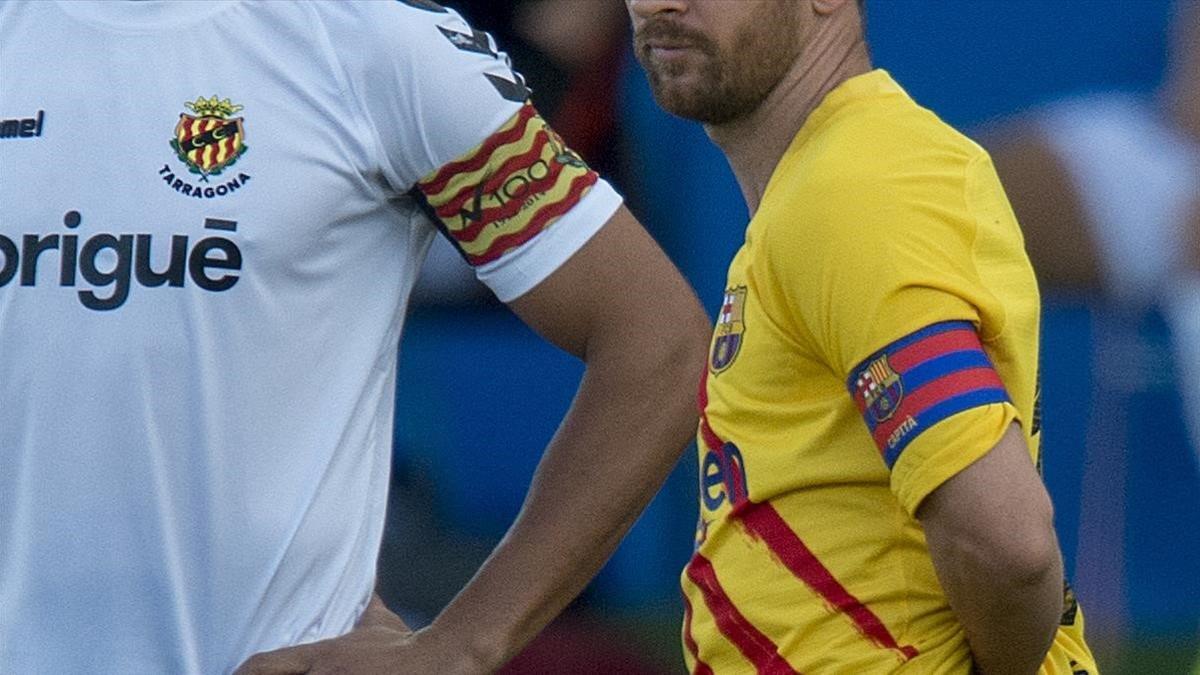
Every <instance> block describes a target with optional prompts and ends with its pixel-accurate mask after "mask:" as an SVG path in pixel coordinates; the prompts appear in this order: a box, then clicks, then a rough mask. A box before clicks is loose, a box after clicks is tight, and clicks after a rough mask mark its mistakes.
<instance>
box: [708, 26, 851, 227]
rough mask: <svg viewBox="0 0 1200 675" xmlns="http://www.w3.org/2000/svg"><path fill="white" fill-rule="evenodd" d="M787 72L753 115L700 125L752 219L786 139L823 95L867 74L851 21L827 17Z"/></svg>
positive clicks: (789, 138) (787, 141) (786, 143)
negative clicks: (730, 172)
mask: <svg viewBox="0 0 1200 675" xmlns="http://www.w3.org/2000/svg"><path fill="white" fill-rule="evenodd" d="M829 21H830V24H829V25H828V26H825V27H824V29H823V30H821V31H818V32H816V33H815V34H814V36H813V39H812V40H811V41H810V42H809V44H808V45H807V46H806V47H805V48H804V50H803V51H802V52H801V54H800V56H799V57H797V58H796V61H795V63H793V64H792V67H791V69H789V70H788V72H787V74H786V75H784V77H783V79H782V80H781V81H780V82H779V84H778V85H777V86H776V87H775V89H774V90H772V91H771V93H770V95H768V96H767V99H766V100H765V101H763V103H762V105H760V106H759V107H758V108H757V109H755V110H754V112H752V113H750V114H749V115H746V116H745V117H742V118H739V119H736V120H734V121H733V122H729V123H727V124H722V125H710V126H706V127H705V130H706V131H707V132H708V135H709V137H710V138H711V139H712V140H713V142H714V143H716V144H717V145H718V146H720V148H721V150H723V151H724V152H725V156H726V157H727V158H728V159H729V164H730V166H732V167H733V173H734V175H736V176H737V180H738V184H739V185H740V186H741V188H742V196H743V197H745V199H746V205H747V206H748V207H749V209H750V214H751V215H753V214H754V213H755V212H756V211H757V210H758V205H759V203H760V202H761V201H762V197H763V193H764V192H765V191H766V189H767V182H768V181H769V180H770V179H771V174H773V173H774V172H775V167H776V166H777V165H778V164H779V160H780V159H781V158H782V157H783V153H784V152H785V151H787V148H788V146H789V145H790V144H791V142H792V139H794V138H795V137H796V134H797V133H798V132H799V131H800V128H801V127H803V126H804V122H805V121H806V120H807V119H808V117H809V115H810V114H812V111H813V110H815V109H816V108H817V106H818V105H820V103H821V101H822V100H823V99H824V98H825V96H826V95H827V94H829V92H831V91H833V90H834V89H835V88H836V87H837V86H838V85H839V84H841V83H842V82H845V81H846V80H848V79H850V78H852V77H854V76H856V75H861V74H863V73H866V72H868V71H869V70H870V69H871V59H870V55H869V54H868V52H867V45H866V43H865V42H864V41H863V37H862V30H861V28H860V27H859V24H858V19H857V17H846V16H840V17H837V18H836V19H834V18H832V17H831V18H830V19H829Z"/></svg>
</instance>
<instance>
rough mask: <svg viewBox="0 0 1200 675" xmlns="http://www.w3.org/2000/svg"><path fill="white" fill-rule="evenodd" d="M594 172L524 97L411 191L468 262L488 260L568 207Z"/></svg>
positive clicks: (547, 224) (589, 185)
mask: <svg viewBox="0 0 1200 675" xmlns="http://www.w3.org/2000/svg"><path fill="white" fill-rule="evenodd" d="M597 180H598V176H597V175H596V172H595V171H592V170H591V169H589V168H588V166H587V165H586V164H585V163H584V162H583V160H581V159H580V158H579V156H578V155H576V154H575V153H574V152H572V151H571V150H570V149H569V148H567V146H566V145H565V144H564V143H563V141H562V138H561V137H559V135H558V134H556V133H554V131H553V130H552V129H551V128H550V127H549V126H548V125H547V124H546V122H545V120H543V119H542V117H541V115H539V114H538V113H537V111H536V110H535V109H534V107H533V105H532V104H530V103H528V102H527V103H526V104H525V105H524V106H522V107H521V109H520V110H519V111H518V112H517V114H516V115H514V116H513V117H512V118H511V119H509V120H508V122H506V123H505V124H504V126H502V127H501V128H500V129H499V130H498V131H497V132H496V133H495V134H493V135H492V136H491V137H489V138H488V139H487V140H485V141H484V142H483V143H481V144H479V145H478V146H476V147H475V148H474V149H472V150H471V151H470V152H468V153H467V154H466V155H464V156H463V157H461V158H459V159H457V160H455V161H453V162H450V163H449V164H447V165H445V166H443V167H442V168H441V169H439V170H437V171H435V172H434V173H432V174H431V175H429V176H427V177H425V178H424V179H422V180H420V181H418V183H417V185H416V190H414V192H415V193H416V195H417V196H418V198H420V199H422V200H423V201H424V202H425V207H426V211H427V212H428V213H429V214H430V216H431V217H432V218H433V219H434V222H435V223H436V224H437V225H438V227H439V228H440V229H442V230H443V232H445V233H446V235H447V236H448V237H449V238H450V241H451V242H453V243H454V244H455V246H457V247H458V249H459V252H461V253H462V256H463V257H464V258H466V260H467V262H468V263H470V264H471V265H474V266H478V265H483V264H485V263H489V262H492V261H493V260H496V259H497V258H499V257H500V256H502V255H504V254H505V253H507V252H509V251H511V250H513V249H515V248H517V247H519V246H520V245H522V244H524V243H525V242H527V241H529V240H530V239H532V238H533V237H534V236H536V235H537V234H538V233H539V232H541V231H542V230H545V229H546V228H548V227H550V226H551V225H552V224H553V223H554V221H556V220H557V219H558V218H559V217H561V216H562V215H563V214H565V213H566V212H567V211H570V210H571V207H573V206H575V204H577V203H579V200H580V199H582V198H583V196H584V195H585V194H587V192H588V191H589V190H590V189H591V188H592V186H593V185H595V184H596V181H597Z"/></svg>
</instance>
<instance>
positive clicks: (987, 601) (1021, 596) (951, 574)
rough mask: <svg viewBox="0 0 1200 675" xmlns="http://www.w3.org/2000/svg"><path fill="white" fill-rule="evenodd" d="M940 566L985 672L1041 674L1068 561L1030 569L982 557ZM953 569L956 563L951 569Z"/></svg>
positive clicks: (979, 667) (1058, 560) (978, 663)
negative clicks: (1005, 567)
mask: <svg viewBox="0 0 1200 675" xmlns="http://www.w3.org/2000/svg"><path fill="white" fill-rule="evenodd" d="M942 567H943V568H945V571H944V572H943V569H941V568H940V569H939V570H938V576H939V577H941V578H942V586H943V588H944V589H945V591H946V595H947V597H948V598H949V599H950V606H951V608H952V609H953V610H954V612H955V614H956V615H957V616H958V620H959V622H960V623H961V624H962V626H963V628H964V629H965V631H966V635H967V642H968V644H969V645H970V647H971V653H972V655H973V656H974V659H975V664H976V668H977V671H978V672H979V673H981V675H1007V674H1009V673H1011V674H1013V675H1017V674H1020V675H1026V674H1029V673H1036V672H1037V670H1038V668H1039V666H1041V664H1042V661H1043V659H1044V658H1045V656H1046V651H1047V650H1048V649H1049V648H1050V644H1051V642H1052V641H1053V639H1054V633H1055V630H1056V629H1057V626H1058V619H1059V616H1060V614H1061V613H1062V579H1063V572H1062V561H1061V558H1059V557H1058V556H1057V555H1054V556H1052V558H1051V559H1050V560H1049V562H1048V564H1046V565H1043V566H1038V567H1037V568H1030V569H1024V570H1015V569H1012V568H1008V569H1004V568H1001V567H1000V566H999V565H997V564H995V563H992V562H988V561H982V560H977V561H975V562H973V563H970V562H961V561H960V563H959V564H956V565H943V566H942ZM950 568H953V571H951V569H950Z"/></svg>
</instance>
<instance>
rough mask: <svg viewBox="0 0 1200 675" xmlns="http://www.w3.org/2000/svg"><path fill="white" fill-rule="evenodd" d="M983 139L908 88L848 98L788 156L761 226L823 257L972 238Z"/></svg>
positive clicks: (832, 259) (958, 243) (774, 241)
mask: <svg viewBox="0 0 1200 675" xmlns="http://www.w3.org/2000/svg"><path fill="white" fill-rule="evenodd" d="M981 166H983V167H990V160H989V158H988V157H987V153H986V152H985V151H984V150H983V149H982V148H981V147H980V146H979V145H978V144H976V143H974V142H973V141H971V140H970V139H968V138H967V137H966V136H963V135H962V134H961V133H959V132H957V131H956V130H954V129H953V128H951V127H950V126H949V125H947V124H945V123H944V122H942V121H941V120H940V119H938V118H937V117H936V116H935V115H933V113H931V112H929V111H928V110H925V109H923V108H920V107H919V106H917V105H916V104H914V103H912V101H911V100H910V99H907V97H904V98H903V100H900V101H882V102H879V101H868V102H862V103H858V104H855V105H852V106H848V107H847V108H846V109H844V110H842V111H840V112H839V114H838V115H836V116H834V117H833V118H831V119H829V120H828V121H827V122H826V125H825V128H823V129H822V130H820V132H819V133H818V134H816V135H815V136H814V137H813V138H811V139H810V140H809V141H808V142H807V143H805V144H804V146H803V147H800V148H793V149H790V150H789V152H788V153H787V155H785V157H784V159H783V161H781V163H780V165H779V168H778V169H777V171H776V175H775V176H774V177H773V178H772V182H771V186H770V187H769V188H768V192H767V195H766V196H765V198H764V200H763V204H762V207H761V208H760V215H761V220H762V235H763V236H764V238H766V239H767V240H769V242H770V245H771V246H772V247H776V248H778V249H779V251H780V252H781V253H783V254H784V255H787V256H789V257H790V256H792V255H794V254H796V253H799V252H801V251H803V252H805V253H806V255H804V257H805V259H807V260H809V261H817V264H819V265H820V264H825V263H830V264H834V263H836V262H837V261H838V260H843V259H845V258H846V257H848V256H855V255H861V256H870V257H874V258H875V259H876V260H877V261H878V260H879V259H880V257H881V256H887V257H889V258H893V259H894V258H895V257H896V255H897V254H900V253H903V252H904V250H907V249H912V250H913V252H914V255H918V256H919V255H921V253H919V251H923V250H928V249H931V248H932V249H945V248H954V249H958V250H963V249H964V247H965V248H966V249H969V248H970V244H971V240H972V239H973V237H974V231H975V227H976V223H975V221H976V217H975V214H974V213H973V209H972V206H971V205H970V193H971V191H972V190H973V188H972V183H973V182H974V181H975V179H974V176H975V174H977V173H978V171H979V167H981Z"/></svg>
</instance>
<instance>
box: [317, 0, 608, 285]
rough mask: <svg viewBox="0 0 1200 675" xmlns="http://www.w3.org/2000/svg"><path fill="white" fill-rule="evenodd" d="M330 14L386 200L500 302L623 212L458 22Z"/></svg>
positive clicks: (496, 52) (450, 16) (399, 14)
mask: <svg viewBox="0 0 1200 675" xmlns="http://www.w3.org/2000/svg"><path fill="white" fill-rule="evenodd" d="M334 4H335V5H341V4H342V3H334ZM328 11H341V12H344V13H350V14H352V16H351V17H349V19H347V20H344V21H342V22H341V25H342V26H343V28H342V34H341V35H340V36H338V35H334V36H333V40H334V42H335V47H334V48H335V51H336V52H337V53H338V54H339V59H340V60H341V61H342V62H343V63H344V64H346V68H347V71H348V79H349V82H350V87H351V89H352V92H351V93H352V95H353V96H354V97H355V98H357V99H358V102H359V104H360V106H359V107H360V108H361V110H362V114H363V116H364V117H365V119H366V126H367V128H368V129H369V130H370V131H371V133H372V134H374V136H375V137H376V141H377V144H378V149H377V154H378V157H379V162H378V164H379V172H380V174H381V175H382V176H383V178H384V180H385V181H386V183H387V185H388V187H389V189H390V191H391V192H392V193H393V194H394V195H396V196H398V197H399V196H407V197H411V198H413V199H415V200H416V201H417V203H418V204H419V205H420V206H421V207H422V210H423V211H424V213H425V214H426V215H427V216H428V217H429V219H430V220H431V221H432V222H433V224H434V225H436V226H437V227H438V229H439V230H441V231H442V233H443V234H444V235H445V236H446V237H447V238H448V239H449V240H450V241H451V243H453V244H454V246H455V247H456V248H457V249H458V251H459V253H460V254H461V255H462V257H463V258H464V259H465V260H466V261H467V263H468V264H470V265H471V266H472V267H473V268H475V272H476V276H478V277H479V279H480V280H481V281H483V282H484V283H485V284H487V285H488V286H489V287H490V288H491V289H492V291H493V292H495V293H496V295H497V296H498V297H499V298H500V299H501V300H503V301H509V300H512V299H514V298H516V297H518V296H520V295H522V294H523V293H525V292H527V291H528V290H530V289H531V288H533V286H535V285H536V284H537V283H539V282H540V281H542V280H543V279H544V278H545V277H547V276H549V274H550V273H551V272H553V271H554V270H555V269H557V268H558V267H559V266H560V265H561V264H562V263H563V262H565V261H566V260H567V259H568V258H569V257H570V256H571V255H572V254H574V252H575V251H577V250H578V249H579V248H580V247H582V246H583V244H584V243H586V242H587V241H588V240H589V239H590V238H591V237H592V236H593V235H594V234H595V233H596V232H597V231H598V230H599V229H600V227H601V226H602V225H603V224H604V223H605V222H607V221H608V219H609V218H610V217H611V216H612V214H613V213H614V212H615V211H616V210H617V208H618V207H619V206H620V204H621V197H620V196H619V195H618V194H617V193H616V191H615V190H613V189H612V187H611V186H609V185H608V184H607V183H606V182H605V181H604V180H603V179H601V178H600V177H599V176H597V174H596V173H595V172H594V171H592V170H591V169H590V168H589V167H588V166H587V165H586V164H585V163H584V162H583V161H582V160H581V159H580V158H579V156H578V155H576V154H575V153H574V152H572V151H571V150H570V149H569V148H568V147H567V146H566V144H565V143H564V142H563V140H562V138H561V137H559V136H558V135H557V134H556V133H554V131H553V130H552V129H550V127H549V126H548V125H547V124H546V122H545V120H543V119H542V117H541V116H540V115H539V114H538V112H537V111H536V110H535V109H534V107H533V105H532V104H531V103H530V102H529V100H528V96H529V89H528V88H527V87H526V84H525V81H524V79H523V78H522V77H521V76H520V75H519V74H518V73H517V72H515V71H514V70H513V69H512V67H511V64H510V62H509V59H508V57H507V55H505V54H504V52H502V51H500V49H499V47H498V46H497V45H496V43H495V41H494V40H493V39H492V37H491V36H490V35H488V34H487V33H484V32H482V31H479V30H476V29H474V28H472V27H471V26H470V25H469V24H468V23H467V22H466V21H464V20H463V19H462V17H461V16H459V15H458V14H457V13H456V12H454V11H453V10H451V9H448V8H445V7H442V6H441V5H439V4H437V3H435V2H431V1H428V0H402V1H400V2H389V3H380V2H376V3H354V4H353V5H351V4H350V3H345V5H344V6H342V7H341V8H340V9H332V10H328ZM335 23H337V22H335ZM351 26H357V29H358V30H356V31H352V30H350V29H349V28H348V27H351ZM339 38H340V40H341V41H342V42H341V45H340V46H339V44H338V43H339Z"/></svg>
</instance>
